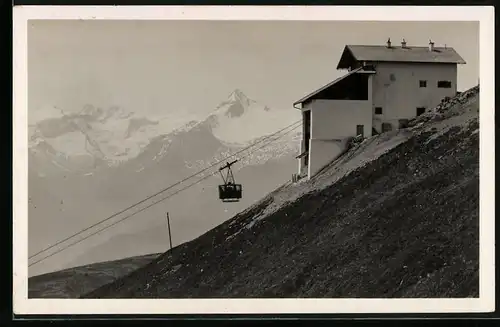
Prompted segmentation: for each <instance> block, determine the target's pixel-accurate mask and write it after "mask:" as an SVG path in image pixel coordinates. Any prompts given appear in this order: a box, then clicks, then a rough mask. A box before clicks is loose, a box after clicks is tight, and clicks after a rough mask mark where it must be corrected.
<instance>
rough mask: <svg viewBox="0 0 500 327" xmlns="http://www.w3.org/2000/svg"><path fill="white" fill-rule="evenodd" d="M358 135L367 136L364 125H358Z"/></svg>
mask: <svg viewBox="0 0 500 327" xmlns="http://www.w3.org/2000/svg"><path fill="white" fill-rule="evenodd" d="M358 135H361V136H363V137H364V136H365V133H364V126H363V125H356V136H358Z"/></svg>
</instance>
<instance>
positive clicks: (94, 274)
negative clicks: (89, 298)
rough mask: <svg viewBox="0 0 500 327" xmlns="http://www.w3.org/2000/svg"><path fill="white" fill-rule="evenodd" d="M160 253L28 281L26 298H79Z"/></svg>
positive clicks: (81, 267) (90, 266)
mask: <svg viewBox="0 0 500 327" xmlns="http://www.w3.org/2000/svg"><path fill="white" fill-rule="evenodd" d="M158 255H159V254H150V255H145V256H138V257H131V258H126V259H122V260H115V261H108V262H98V263H94V264H90V265H86V266H79V267H74V268H69V269H64V270H61V271H56V272H53V273H48V274H43V275H38V276H34V277H31V278H29V279H28V298H51V299H54V298H63V299H64V298H78V297H79V296H80V295H82V294H86V293H88V292H90V291H93V290H95V289H96V288H98V287H100V286H103V285H106V284H108V283H111V282H113V281H115V280H116V279H118V278H120V277H123V276H125V275H127V274H129V273H130V272H132V271H134V270H137V269H139V268H141V267H143V266H145V265H146V264H148V263H150V262H151V261H152V260H153V259H155V258H156V257H158Z"/></svg>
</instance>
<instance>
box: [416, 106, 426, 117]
mask: <svg viewBox="0 0 500 327" xmlns="http://www.w3.org/2000/svg"><path fill="white" fill-rule="evenodd" d="M424 112H425V107H418V108H417V116H420V115H421V114H423V113H424Z"/></svg>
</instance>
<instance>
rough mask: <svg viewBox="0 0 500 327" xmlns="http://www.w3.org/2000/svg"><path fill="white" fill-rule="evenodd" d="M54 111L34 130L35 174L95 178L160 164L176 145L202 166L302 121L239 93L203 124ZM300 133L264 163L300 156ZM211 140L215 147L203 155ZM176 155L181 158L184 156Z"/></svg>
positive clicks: (272, 147) (110, 112)
mask: <svg viewBox="0 0 500 327" xmlns="http://www.w3.org/2000/svg"><path fill="white" fill-rule="evenodd" d="M49 109H50V111H52V112H51V113H52V116H51V117H49V118H45V119H42V120H39V121H36V122H33V123H32V124H31V125H30V126H29V157H30V169H34V170H35V171H36V172H37V173H38V174H39V176H46V175H50V174H53V173H57V172H61V171H64V172H79V173H84V174H89V173H91V172H94V171H96V170H98V169H102V168H105V167H116V166H119V165H121V164H123V163H125V162H128V161H131V160H132V159H137V158H139V157H140V158H141V159H142V160H143V159H146V157H147V155H145V154H149V159H151V160H153V161H158V160H160V159H161V158H163V157H164V156H165V155H166V154H167V149H168V148H169V147H170V146H171V145H172V144H176V143H181V144H182V145H181V146H180V147H181V148H184V149H183V150H182V152H184V154H185V155H183V156H181V157H184V160H185V161H186V165H188V166H190V167H194V166H202V165H204V164H206V162H207V161H212V160H213V159H215V160H217V159H218V158H223V157H225V156H226V155H227V154H229V153H231V152H232V151H237V150H238V149H241V148H242V147H244V146H248V145H249V144H250V143H253V142H255V141H256V140H258V139H259V138H262V137H265V136H266V135H269V134H272V133H274V132H276V131H277V130H279V129H280V128H282V127H284V126H286V125H288V124H290V123H292V122H293V120H294V119H296V118H297V117H296V116H293V115H292V112H284V111H279V110H272V109H271V108H269V107H267V106H265V105H261V104H259V103H258V102H256V101H254V100H252V99H249V98H248V97H247V96H246V95H245V94H244V93H243V92H242V91H241V90H238V89H236V90H235V91H233V92H232V93H231V94H230V95H229V97H228V98H227V100H225V101H223V102H222V103H221V104H220V105H219V106H217V108H215V110H214V111H212V112H211V113H210V114H209V115H208V116H206V117H202V119H192V118H193V117H191V116H190V117H174V116H171V117H165V118H162V119H151V118H148V117H145V116H141V115H138V114H137V113H135V112H130V111H126V110H124V109H123V108H120V107H116V106H114V107H110V108H107V109H103V108H98V107H94V106H92V105H86V106H85V107H84V108H83V109H82V110H81V111H80V112H77V113H64V112H63V110H61V109H59V108H57V107H52V108H49ZM46 111H47V109H46ZM299 131H300V129H297V130H295V131H294V133H290V134H288V135H285V136H283V137H282V139H280V140H279V141H276V142H273V143H271V144H269V146H267V147H266V148H265V149H262V151H260V150H259V151H256V153H258V154H259V155H260V156H261V157H260V158H261V160H258V161H262V154H263V153H267V155H268V156H272V155H273V153H274V152H276V155H277V156H280V155H281V154H282V153H287V152H288V151H296V149H297V144H298V137H297V133H299ZM207 138H208V139H211V140H212V141H213V142H212V143H213V144H212V145H211V147H210V148H206V147H203V149H201V145H202V144H204V143H205V142H206V139H207ZM181 139H182V141H180V140H181ZM188 140H191V141H188ZM196 142H200V143H199V144H196ZM219 142H220V144H218V143H219ZM262 144H263V143H262ZM186 146H188V147H190V148H191V151H196V152H200V151H201V152H204V155H202V156H200V155H196V158H188V157H192V156H191V155H187V156H186V154H187V152H188V151H187V149H185V148H186ZM207 152H208V153H207ZM198 154H200V153H198ZM243 154H244V153H243ZM175 155H176V156H177V157H178V156H179V153H176V154H175ZM142 160H141V161H142ZM193 160H194V161H193ZM134 161H136V160H134ZM139 169H140V168H139Z"/></svg>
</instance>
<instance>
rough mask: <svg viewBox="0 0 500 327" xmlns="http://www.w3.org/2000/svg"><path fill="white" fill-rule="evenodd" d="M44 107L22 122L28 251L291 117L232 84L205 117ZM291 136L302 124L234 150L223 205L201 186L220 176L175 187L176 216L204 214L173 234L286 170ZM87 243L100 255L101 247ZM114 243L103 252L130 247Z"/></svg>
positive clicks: (249, 195) (156, 211) (259, 191)
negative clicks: (231, 184) (240, 189)
mask: <svg viewBox="0 0 500 327" xmlns="http://www.w3.org/2000/svg"><path fill="white" fill-rule="evenodd" d="M51 109H52V112H53V115H52V117H51V118H45V119H42V120H39V121H36V122H33V123H32V124H31V125H30V126H29V153H28V155H29V210H30V211H29V233H30V236H29V242H30V247H29V252H30V253H34V252H37V251H39V250H40V249H42V248H45V247H46V246H48V245H50V244H53V243H55V242H56V241H58V240H60V239H62V238H64V237H65V236H68V235H71V234H73V233H74V232H76V231H78V230H80V229H83V228H85V227H87V226H89V225H91V224H93V223H95V222H97V221H100V220H102V219H103V218H104V217H106V216H108V215H110V214H112V213H114V212H116V211H118V210H120V209H123V208H125V207H127V206H129V205H131V204H133V203H135V202H137V201H140V200H141V199H143V198H144V197H146V196H148V195H150V194H153V193H156V192H157V191H159V190H161V189H163V188H165V187H167V186H168V185H169V184H172V183H175V182H178V181H179V180H182V179H183V178H184V177H186V176H189V175H192V174H193V173H195V172H196V171H198V170H201V169H204V168H206V167H208V166H210V165H212V164H214V163H217V162H218V161H220V160H222V159H224V158H225V157H227V156H229V155H231V154H233V153H236V152H238V151H241V150H242V149H244V148H245V147H247V146H249V145H250V144H253V143H254V142H258V141H262V140H263V138H265V137H266V136H268V135H270V134H272V133H275V132H276V131H278V130H279V129H281V128H283V127H285V126H287V125H289V124H291V123H293V122H294V121H296V120H297V119H298V118H299V117H298V115H297V113H295V112H294V111H293V110H292V109H289V110H273V109H271V108H269V107H267V106H265V105H261V104H259V103H258V102H256V101H254V100H252V99H250V98H248V97H247V96H246V95H245V94H244V93H243V92H242V91H241V90H235V91H233V92H232V93H231V94H230V95H229V96H228V98H227V99H226V100H224V101H223V102H221V104H220V105H219V106H217V107H216V108H215V109H214V110H213V111H212V112H210V113H209V114H208V115H207V116H205V117H201V119H196V120H193V119H186V120H185V121H182V118H178V117H175V118H174V119H172V118H164V119H152V118H148V117H145V116H141V115H138V114H137V113H135V112H128V111H125V110H124V109H122V108H119V107H110V108H107V109H102V108H98V107H94V106H92V105H87V106H85V107H84V108H83V109H82V110H81V111H80V112H78V113H71V114H68V113H64V111H63V110H60V109H59V108H57V107H53V108H51ZM278 136H280V135H276V136H275V137H278ZM275 137H274V136H273V137H271V138H270V139H269V140H272V139H274V138H275ZM300 137H301V129H300V128H296V129H295V130H293V131H292V133H289V134H287V135H284V136H283V137H282V138H280V139H277V140H275V141H273V142H272V143H270V144H269V145H267V146H265V147H263V148H261V149H258V148H260V147H262V146H263V145H264V144H266V143H267V142H268V141H267V140H266V141H264V142H261V143H259V144H258V145H256V146H255V147H253V148H249V149H248V150H247V151H244V152H242V153H241V154H238V155H237V156H236V158H241V161H240V162H239V163H238V164H237V165H235V172H237V175H236V178H237V180H238V181H239V182H242V183H244V184H245V186H248V187H246V188H245V191H244V194H245V199H244V200H243V201H242V203H240V204H234V205H233V206H232V207H230V208H226V207H225V208H224V211H222V212H221V211H220V210H221V208H222V205H221V204H220V202H219V201H218V199H217V193H216V189H215V188H213V189H211V191H210V192H205V189H210V188H211V187H213V186H214V185H216V184H217V183H219V182H220V181H214V180H213V179H209V180H207V181H206V182H203V183H200V184H199V185H197V186H196V187H194V188H193V189H192V190H189V191H185V192H182V193H179V195H176V196H175V201H172V202H174V203H173V204H172V205H171V207H175V208H177V210H176V212H177V216H186V217H187V218H185V219H187V220H189V217H191V216H192V217H196V216H198V214H196V215H194V214H191V212H192V211H193V210H195V211H196V210H199V211H200V212H203V213H204V216H205V217H206V221H205V222H203V223H200V224H194V223H193V224H194V225H189V224H188V225H186V226H185V230H184V231H183V232H182V233H181V234H183V235H184V236H183V237H182V241H185V240H188V239H190V235H191V234H192V235H193V237H195V236H197V235H199V233H201V232H203V231H204V230H206V229H205V228H209V227H212V225H213V224H212V222H214V223H215V222H217V223H218V222H220V220H221V219H227V218H230V216H231V215H232V214H235V213H236V212H237V210H240V209H242V208H244V207H245V206H246V205H249V204H251V203H252V202H253V201H256V200H258V199H259V198H260V197H261V196H262V195H264V194H266V193H267V192H269V191H270V190H271V189H272V188H273V187H275V186H277V185H279V184H281V183H282V182H283V181H284V180H286V179H289V178H290V177H291V174H292V173H293V172H295V169H296V159H295V158H294V156H295V155H296V154H297V153H298V151H299V140H300ZM243 157H244V158H243ZM252 166H253V167H255V168H251V167H252ZM257 167H258V168H257ZM266 167H268V168H266ZM271 167H272V168H271ZM245 171H247V173H245ZM257 171H258V175H256V172H257ZM250 172H252V173H250ZM243 176H244V177H243ZM194 180H195V179H193V180H190V181H188V182H189V183H190V182H193V181H194ZM182 186H185V184H183V185H180V187H182ZM248 190H250V192H249V191H248ZM193 197H195V198H196V199H197V201H196V202H195V203H192V198H193ZM186 201H190V202H191V203H190V205H185V204H184V203H185V202H186ZM201 203H205V204H204V205H201ZM207 208H208V209H207ZM210 208H211V209H210ZM164 210H165V209H164V208H161V207H160V208H152V209H151V210H148V211H147V212H144V213H143V214H141V218H138V220H139V221H141V220H143V221H144V219H153V220H154V219H157V218H148V217H152V216H153V217H158V216H160V217H161V216H162V214H161V212H164ZM142 217H144V218H142ZM162 219H163V218H162ZM149 223H151V224H150V225H148V224H144V223H139V224H138V225H134V226H128V227H124V229H123V230H121V231H120V230H119V229H118V231H117V229H115V228H113V229H110V230H109V231H106V232H103V236H102V237H103V238H105V240H106V241H107V240H108V238H109V237H108V236H109V235H113V238H114V239H116V238H117V237H118V238H119V236H116V234H117V233H118V234H121V233H123V234H124V235H125V234H128V235H130V234H132V235H134V234H136V233H137V231H138V230H140V229H142V230H148V229H151V228H154V226H155V223H154V222H152V221H149ZM151 226H153V227H151ZM106 233H109V234H106ZM127 237H128V238H130V236H127ZM148 241H151V244H153V243H155V241H154V240H148ZM179 241H181V240H179ZM89 242H90V241H89ZM89 242H87V245H85V246H82V250H81V251H79V252H80V254H81V255H82V256H83V257H85V258H86V259H85V262H75V264H84V263H88V262H89V261H90V262H91V261H92V260H93V259H92V258H91V257H89V255H88V251H87V250H88V249H89V248H92V247H96V246H97V245H95V244H92V246H90V245H88V244H89ZM90 243H92V242H90ZM114 243H116V244H118V243H119V242H118V243H117V241H114ZM112 248H113V247H111V249H112ZM153 250H154V249H153ZM68 251H69V250H68ZM93 251H94V252H96V253H98V254H99V256H102V253H99V252H100V251H98V250H93ZM137 251H138V253H137V254H142V253H143V252H141V251H140V248H138V249H137ZM69 252H71V251H69ZM113 252H114V251H113V250H109V251H108V254H109V256H113V255H114V254H113ZM115 252H116V257H106V258H105V259H115V258H119V257H121V256H130V255H134V254H133V253H120V250H119V249H117V250H116V251H115ZM86 253H87V254H86ZM58 258H59V259H60V258H63V259H62V260H59V259H58ZM70 259H71V260H72V261H74V260H75V256H74V255H72V254H67V255H63V254H61V255H56V256H54V259H53V261H51V262H52V263H50V262H48V263H47V266H46V267H45V269H42V270H43V271H46V270H47V269H49V270H52V267H53V269H60V268H61V267H63V266H60V265H59V266H54V265H58V264H60V262H62V261H68V260H70ZM51 260H52V259H51ZM77 261H78V260H77ZM30 269H31V268H30ZM35 270H36V269H35ZM37 271H38V270H37Z"/></svg>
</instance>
